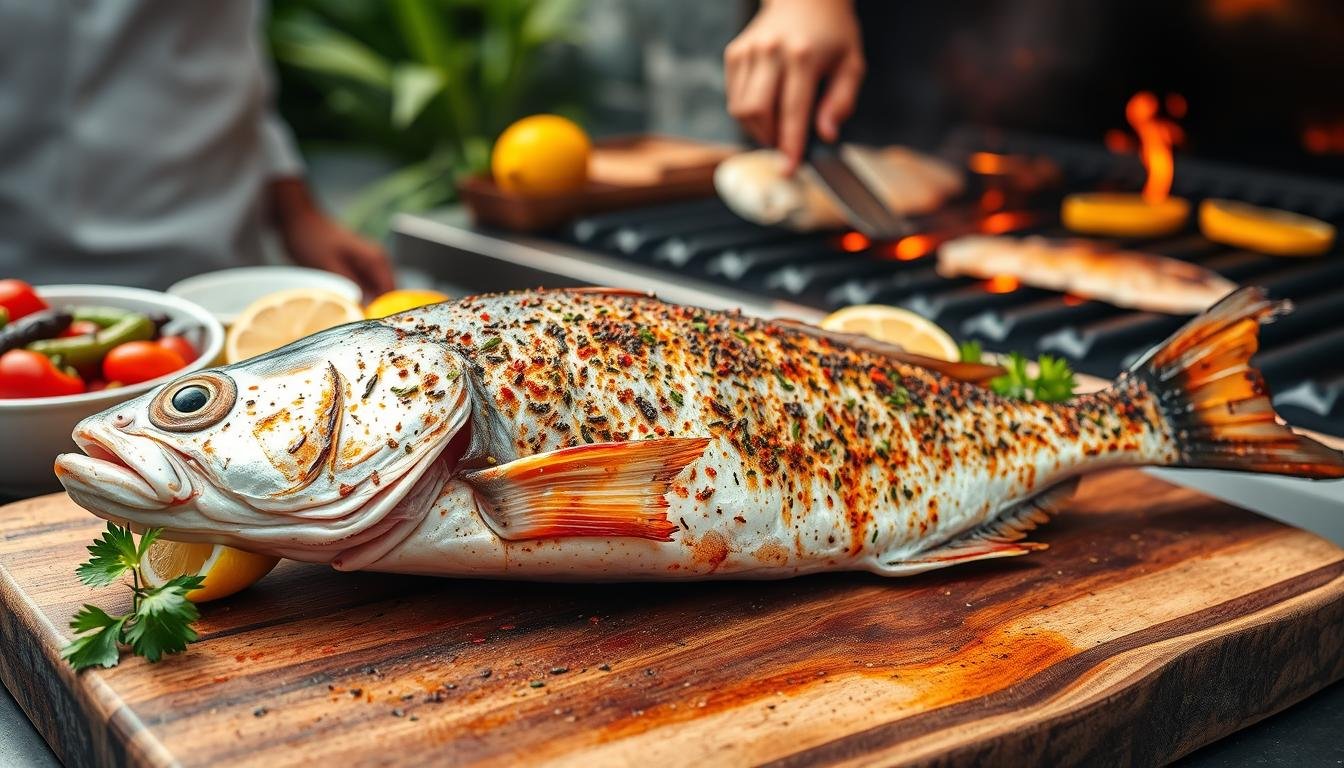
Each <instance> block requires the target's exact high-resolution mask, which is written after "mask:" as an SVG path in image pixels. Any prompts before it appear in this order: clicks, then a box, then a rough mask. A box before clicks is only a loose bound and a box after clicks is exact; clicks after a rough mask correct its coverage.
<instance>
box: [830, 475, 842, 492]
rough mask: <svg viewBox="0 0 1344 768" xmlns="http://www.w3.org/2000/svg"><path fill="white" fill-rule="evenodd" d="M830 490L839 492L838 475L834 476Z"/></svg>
mask: <svg viewBox="0 0 1344 768" xmlns="http://www.w3.org/2000/svg"><path fill="white" fill-rule="evenodd" d="M831 489H832V490H836V491H838V490H840V476H839V475H836V476H835V479H834V480H832V481H831Z"/></svg>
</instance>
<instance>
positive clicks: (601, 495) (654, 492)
mask: <svg viewBox="0 0 1344 768" xmlns="http://www.w3.org/2000/svg"><path fill="white" fill-rule="evenodd" d="M707 445H709V438H704V437H669V438H663V439H659V440H632V441H629V442H621V443H595V444H592V445H580V446H575V447H573V448H562V449H560V450H558V451H550V452H548V453H539V454H536V455H535V456H527V457H524V458H521V459H518V460H516V461H511V462H509V463H507V464H501V465H499V466H497V467H489V468H487V469H480V470H475V471H472V472H468V473H466V474H464V475H463V476H462V477H463V479H464V480H465V481H466V482H467V483H468V484H469V485H470V486H471V487H472V489H473V490H475V492H476V497H477V499H478V500H479V503H480V506H481V510H482V512H484V513H485V517H486V519H487V521H488V523H489V524H490V526H491V527H492V528H493V529H494V531H495V533H496V534H498V535H499V536H500V538H503V539H509V540H522V539H550V538H564V537H577V536H592V537H600V538H606V537H632V538H639V539H652V540H654V541H671V540H672V532H673V531H675V530H676V529H677V526H676V524H674V523H671V522H668V520H667V499H666V498H665V497H664V494H665V493H667V488H668V484H669V483H670V482H671V480H672V478H674V477H676V476H677V473H679V472H681V470H682V469H683V468H685V466H686V465H687V464H690V463H691V462H692V461H695V460H696V459H697V458H699V457H700V455H701V454H703V453H704V451H705V446H707Z"/></svg>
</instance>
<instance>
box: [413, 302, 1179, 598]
mask: <svg viewBox="0 0 1344 768" xmlns="http://www.w3.org/2000/svg"><path fill="white" fill-rule="evenodd" d="M391 322H393V323H394V324H395V325H396V326H398V327H401V328H404V329H406V330H411V331H414V332H416V333H418V334H424V335H427V336H430V337H445V338H448V339H450V340H451V341H453V342H455V343H457V344H459V345H460V349H461V351H462V353H463V355H464V356H465V357H466V358H467V359H468V360H470V361H471V362H472V369H473V374H472V375H474V376H476V377H478V378H479V381H480V384H481V386H480V390H481V391H485V392H490V393H493V400H492V402H491V403H490V406H491V408H492V409H493V411H494V413H495V414H496V415H497V417H498V418H499V419H501V420H502V421H504V422H505V423H506V424H507V427H506V431H509V432H511V433H512V434H514V435H516V436H517V437H516V438H515V441H514V443H513V445H512V446H511V448H512V450H513V453H511V454H507V455H500V456H495V457H493V458H495V459H496V460H497V461H499V462H505V461H509V460H512V459H514V458H517V457H518V456H522V455H532V454H537V453H544V452H546V451H554V450H557V449H560V448H565V447H573V446H579V445H582V444H584V443H588V442H603V441H612V440H615V441H620V440H630V439H650V438H657V437H676V436H682V435H693V436H705V437H712V438H713V442H712V443H711V444H710V447H709V449H708V450H707V451H706V455H705V456H704V457H703V458H701V459H700V460H698V461H696V462H692V463H691V464H690V465H689V466H687V468H686V470H685V472H684V473H683V474H682V475H680V476H679V478H678V481H677V482H676V483H674V484H673V486H672V493H671V494H670V495H669V502H670V507H669V510H668V518H669V519H670V520H673V521H676V522H677V523H678V525H679V527H680V528H681V533H680V534H679V535H678V536H677V537H675V539H674V541H673V542H672V543H673V544H674V545H676V546H672V547H664V548H660V549H656V550H650V548H649V547H648V546H647V545H646V544H645V543H643V542H632V543H630V544H629V546H625V547H618V548H617V549H616V550H615V551H610V552H609V551H607V550H605V549H604V550H603V551H602V552H601V553H600V554H599V555H597V556H598V557H601V558H602V559H603V560H604V561H606V562H601V563H595V562H589V558H590V557H593V556H594V555H592V553H591V552H589V551H588V548H587V547H586V546H575V545H574V544H575V543H574V542H564V541H560V542H555V543H553V544H551V545H550V546H540V545H537V544H535V543H525V544H522V545H521V546H518V545H515V549H516V550H517V551H515V552H514V553H513V554H512V555H511V556H510V558H509V561H508V562H509V563H510V567H513V568H518V569H520V570H521V571H522V572H524V573H536V572H538V570H539V569H543V568H546V569H555V570H554V573H551V572H547V574H546V575H563V574H564V573H574V572H579V571H580V569H588V568H603V569H611V570H610V571H608V573H613V574H614V573H617V572H618V569H623V568H624V569H629V571H628V575H641V576H662V575H678V574H679V575H685V576H693V575H705V574H708V573H719V572H724V573H738V574H759V575H784V574H785V573H801V572H808V571H815V570H824V569H829V568H836V567H861V568H871V569H875V570H880V569H881V568H882V564H883V563H885V562H888V561H891V560H899V559H901V558H903V557H904V556H905V555H907V554H910V553H913V552H916V551H918V550H920V549H923V548H927V547H929V546H930V545H932V544H937V543H939V542H942V541H946V540H947V539H949V538H951V537H953V536H955V535H956V534H957V533H960V532H962V531H965V530H968V529H970V528H973V527H974V526H976V525H978V524H981V523H984V522H986V521H987V520H989V519H990V518H991V517H993V516H994V515H995V514H996V513H998V512H999V511H1000V510H1001V509H1002V508H1005V507H1007V506H1011V505H1012V504H1013V503H1014V502H1015V501H1017V500H1020V499H1021V498H1022V497H1024V496H1026V495H1028V494H1029V493H1030V492H1032V491H1033V490H1034V489H1036V488H1037V487H1039V486H1043V485H1049V484H1050V483H1051V482H1053V481H1054V480H1055V479H1057V478H1059V477H1061V476H1063V475H1065V474H1067V473H1069V472H1070V471H1071V470H1073V469H1074V468H1075V467H1076V466H1078V465H1080V464H1081V463H1083V462H1084V461H1085V460H1086V461H1089V462H1090V461H1095V460H1099V459H1102V458H1106V457H1109V458H1110V459H1112V460H1114V461H1116V462H1119V463H1131V462H1141V461H1144V460H1163V459H1164V458H1165V457H1166V454H1167V453H1168V452H1170V450H1171V448H1170V444H1169V443H1164V442H1163V439H1162V437H1161V436H1160V435H1159V434H1158V433H1157V432H1156V430H1155V429H1154V426H1153V425H1154V424H1156V423H1157V415H1156V413H1155V412H1149V413H1147V414H1146V418H1145V419H1122V418H1120V416H1118V415H1116V414H1115V413H1114V412H1113V411H1111V410H1110V409H1108V408H1107V407H1106V403H1105V402H1104V401H1103V400H1102V399H1100V398H1088V399H1084V400H1083V401H1081V402H1080V403H1078V404H1076V405H1074V406H1070V407H1059V406H1051V405H1047V404H1041V403H1034V404H1033V403H1024V402H1021V401H1014V400H1007V399H1004V398H1001V397H998V396H996V395H994V394H993V393H992V392H989V391H988V390H986V389H984V388H981V387H978V386H974V385H971V384H967V383H963V382H958V381H955V380H952V379H949V378H947V377H944V376H942V375H940V374H938V373H937V372H935V371H931V370H929V369H926V368H921V367H917V366H913V365H908V364H904V363H900V362H893V361H892V360H890V359H888V358H885V357H883V356H881V355H878V354H874V353H869V352H864V351H862V350H855V349H850V348H846V347H843V346H840V345H838V344H836V343H834V342H832V341H830V340H828V339H826V338H824V337H821V338H819V337H816V336H811V335H806V334H800V333H796V332H793V331H791V330H789V329H786V328H780V327H778V326H775V325H772V324H770V323H767V322H763V321H759V320H755V319H751V318H747V317H743V316H740V315H733V314H724V313H714V312H706V311H703V310H698V309H695V308H691V307H682V306H677V305H671V304H667V303H664V302H660V301H657V300H655V299H649V298H642V297H634V296H625V295H603V294H559V293H557V294H550V295H540V296H538V295H535V294H534V295H531V296H528V295H518V294H513V295H504V296H495V297H486V298H481V299H477V300H474V301H468V302H464V303H460V304H444V305H438V306H436V307H431V308H426V309H424V310H419V311H411V312H409V313H406V314H404V315H401V316H398V317H394V318H392V319H391ZM537 328H541V329H543V331H542V332H541V333H538V332H537V331H536V329H537ZM493 338H500V339H501V342H499V343H498V344H497V345H493V346H492V348H491V349H490V350H489V351H486V352H482V351H481V350H482V348H483V346H484V345H483V343H482V341H483V340H487V339H493ZM557 381H559V382H564V385H563V386H560V387H557V386H555V384H554V383H555V382H557ZM678 400H679V401H680V402H678ZM538 404H542V405H545V406H547V407H546V409H545V411H544V413H542V414H540V415H539V413H538V409H537V408H536V407H535V406H537V405H538ZM641 404H643V405H641ZM644 406H647V407H644ZM1093 416H1095V417H1096V418H1095V419H1094V418H1091V417H1093ZM1117 430H1118V431H1119V433H1120V435H1122V437H1117V436H1115V435H1114V434H1113V433H1115V432H1116V431H1117ZM987 444H988V445H992V446H994V450H993V451H988V452H987V451H984V450H982V447H983V446H985V445H987ZM459 482H461V481H459ZM461 492H462V491H461V489H453V488H450V489H449V490H448V491H447V492H446V493H447V494H448V495H449V496H454V497H457V496H459V495H460V494H461ZM453 538H456V540H458V541H462V540H466V539H463V538H461V537H450V540H451V539H453ZM706 538H708V539H709V540H711V541H721V542H723V543H724V544H725V545H726V546H725V547H723V548H718V547H712V548H710V549H711V551H709V552H708V553H707V552H705V551H703V550H704V549H705V546H704V545H703V544H702V542H704V541H705V540H706ZM467 539H471V537H467ZM707 555H713V557H707ZM720 555H722V557H721V558H720V557H719V556H720Z"/></svg>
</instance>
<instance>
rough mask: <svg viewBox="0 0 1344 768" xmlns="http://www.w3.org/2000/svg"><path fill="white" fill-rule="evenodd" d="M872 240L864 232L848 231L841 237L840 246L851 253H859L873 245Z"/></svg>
mask: <svg viewBox="0 0 1344 768" xmlns="http://www.w3.org/2000/svg"><path fill="white" fill-rule="evenodd" d="M871 244H872V243H871V241H870V240H869V239H868V238H867V237H866V236H865V235H864V234H863V233H862V232H846V233H845V234H844V235H843V236H842V237H841V238H840V247H841V248H842V249H844V250H845V251H848V252H849V253H858V252H859V251H862V250H865V249H867V248H868V246H869V245H871Z"/></svg>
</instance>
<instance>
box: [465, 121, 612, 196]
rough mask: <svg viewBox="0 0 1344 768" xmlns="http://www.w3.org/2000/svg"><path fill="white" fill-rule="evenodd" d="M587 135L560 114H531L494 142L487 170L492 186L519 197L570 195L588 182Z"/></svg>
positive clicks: (588, 144)
mask: <svg viewBox="0 0 1344 768" xmlns="http://www.w3.org/2000/svg"><path fill="white" fill-rule="evenodd" d="M591 151H592V144H591V143H590V142H589V141H588V134H586V133H584V132H583V129H582V128H580V127H579V126H577V125H575V124H574V122H573V121H571V120H566V119H565V118H563V117H560V116H559V115H532V116H531V117H525V118H523V119H522V120H519V121H518V122H516V123H514V124H513V125H510V126H509V127H508V128H506V129H504V132H503V133H501V134H500V135H499V139H497V140H496V141H495V149H494V152H493V153H492V154H491V156H490V169H491V171H492V172H493V173H494V177H495V183H496V184H498V185H499V186H500V187H502V188H503V189H504V190H506V191H509V192H514V193H516V194H520V195H558V194H562V193H565V192H572V191H574V190H576V189H578V188H579V187H581V186H583V183H584V182H585V181H587V179H588V154H589V152H591Z"/></svg>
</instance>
